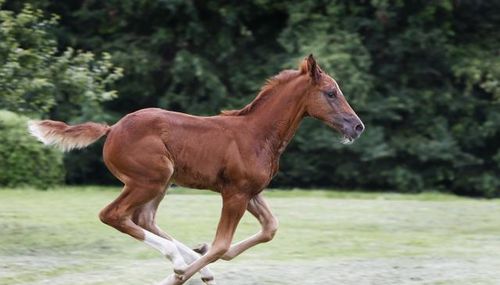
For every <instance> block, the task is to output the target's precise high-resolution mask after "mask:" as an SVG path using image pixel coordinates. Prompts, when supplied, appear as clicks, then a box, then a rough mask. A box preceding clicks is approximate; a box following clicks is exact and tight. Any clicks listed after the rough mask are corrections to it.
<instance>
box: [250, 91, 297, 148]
mask: <svg viewBox="0 0 500 285" xmlns="http://www.w3.org/2000/svg"><path fill="white" fill-rule="evenodd" d="M249 115H250V121H251V123H253V124H254V125H255V127H256V128H258V129H259V130H260V131H261V132H262V136H259V137H260V138H261V139H264V144H265V145H266V147H267V148H268V149H269V150H271V152H272V153H273V154H274V155H275V156H277V157H279V156H280V155H281V153H283V151H284V150H285V148H286V146H287V145H288V143H289V142H290V141H291V139H292V138H293V136H294V135H295V133H296V131H297V129H298V127H299V125H300V122H301V121H302V119H303V118H304V115H305V108H304V106H303V104H302V101H301V100H300V96H299V95H295V96H294V95H293V94H283V93H281V94H273V95H270V97H269V98H268V100H267V101H266V103H265V104H263V105H261V106H259V108H258V109H256V110H254V112H252V114H249Z"/></svg>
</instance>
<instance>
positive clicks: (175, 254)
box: [143, 230, 187, 269]
mask: <svg viewBox="0 0 500 285" xmlns="http://www.w3.org/2000/svg"><path fill="white" fill-rule="evenodd" d="M143 231H144V243H145V244H147V245H149V246H150V247H152V248H154V249H156V250H158V251H159V252H160V253H161V254H163V255H164V256H166V257H167V258H168V259H170V261H172V263H173V264H174V269H184V268H186V267H187V264H186V262H184V259H183V258H182V255H181V254H180V253H179V250H178V249H177V246H176V245H175V243H174V242H172V241H170V240H168V239H166V238H162V237H160V236H157V235H155V234H153V233H152V232H149V231H146V230H143Z"/></svg>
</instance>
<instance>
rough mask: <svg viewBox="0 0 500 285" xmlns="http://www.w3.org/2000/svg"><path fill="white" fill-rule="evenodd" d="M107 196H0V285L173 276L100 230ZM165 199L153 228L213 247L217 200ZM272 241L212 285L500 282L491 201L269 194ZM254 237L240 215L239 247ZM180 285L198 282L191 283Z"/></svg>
mask: <svg viewBox="0 0 500 285" xmlns="http://www.w3.org/2000/svg"><path fill="white" fill-rule="evenodd" d="M117 191H118V189H117V188H99V187H77V188H75V187H67V188H65V189H54V190H49V191H34V190H30V189H23V190H12V189H0V284H1V285H12V284H25V285H28V284H29V285H41V284H51V285H67V284H72V285H80V284H96V285H97V284H113V285H115V284H117V285H119V284H155V282H157V281H159V280H161V279H163V278H164V277H166V276H167V275H168V274H170V273H171V271H172V267H171V265H170V263H169V262H167V260H166V259H163V258H162V257H161V256H160V255H159V254H157V253H156V252H155V251H153V250H151V249H150V248H148V247H147V246H145V245H144V244H142V243H140V242H137V241H135V240H133V239H132V238H129V237H128V236H125V235H123V234H121V233H119V232H117V231H116V230H114V229H111V228H109V227H107V226H105V225H103V224H101V223H100V221H99V220H98V218H97V213H98V212H99V210H100V209H101V208H102V207H103V206H105V205H106V204H107V203H108V202H110V201H111V200H112V199H114V197H116V195H117ZM205 193H208V192H199V191H189V190H184V189H173V190H171V192H170V193H169V195H168V196H167V197H166V199H165V200H164V202H163V203H162V205H161V209H160V211H159V224H160V226H161V227H162V228H164V229H165V230H166V231H167V232H169V233H171V234H172V235H173V236H174V237H176V238H177V239H179V240H181V241H183V242H184V243H186V244H188V245H195V244H198V243H200V242H206V241H211V240H212V237H213V234H214V232H215V227H216V225H217V220H218V215H219V212H220V198H219V197H218V196H217V195H215V194H205ZM266 196H267V197H268V198H269V201H270V204H271V206H272V207H273V209H274V212H275V213H276V215H277V216H278V217H279V219H280V229H279V231H278V234H277V236H276V238H275V240H273V241H272V242H271V243H269V244H264V245H260V246H258V247H256V248H253V249H251V250H249V251H248V252H245V253H244V254H243V255H241V256H240V257H238V258H237V259H236V260H233V261H231V262H224V261H221V262H218V263H216V264H213V265H211V268H212V269H213V271H214V272H215V274H216V279H217V280H218V284H226V285H229V284H230V285H233V284H234V285H250V284H259V285H265V284H269V285H271V284H273V285H274V284H356V285H360V284H361V285H363V284H380V285H383V284H384V285H385V284H450V285H451V284H453V285H456V284H467V285H469V284H500V200H474V199H466V198H459V197H455V196H450V195H443V194H433V193H430V194H421V195H401V194H376V193H358V192H324V191H312V192H309V191H307V192H306V191H287V192H278V191H268V192H267V193H266ZM257 230H258V224H257V222H256V221H254V219H253V218H252V217H251V216H250V215H248V214H247V215H245V217H244V219H243V220H242V222H241V224H240V227H239V228H238V231H237V237H236V239H237V240H239V239H241V238H243V237H246V236H248V235H250V234H253V233H254V232H255V231H257ZM189 284H202V283H201V281H198V279H197V278H195V279H193V281H190V283H189Z"/></svg>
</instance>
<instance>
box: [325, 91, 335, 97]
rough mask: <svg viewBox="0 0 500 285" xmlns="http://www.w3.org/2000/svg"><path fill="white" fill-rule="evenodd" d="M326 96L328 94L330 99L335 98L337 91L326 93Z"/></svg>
mask: <svg viewBox="0 0 500 285" xmlns="http://www.w3.org/2000/svg"><path fill="white" fill-rule="evenodd" d="M325 94H326V96H328V97H330V98H333V97H335V91H333V90H332V91H326V93H325Z"/></svg>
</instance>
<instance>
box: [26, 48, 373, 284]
mask: <svg viewBox="0 0 500 285" xmlns="http://www.w3.org/2000/svg"><path fill="white" fill-rule="evenodd" d="M306 116H311V117H314V118H316V119H319V120H321V121H323V122H324V123H325V124H327V125H328V126H330V127H332V128H334V129H336V130H337V131H339V132H340V133H341V134H342V135H343V142H344V143H350V142H352V141H353V140H354V139H356V138H358V137H359V135H360V134H361V133H362V132H363V130H364V126H363V123H362V122H361V120H360V119H359V117H358V116H357V115H356V113H355V112H354V111H353V109H352V108H351V107H350V106H349V104H348V103H347V101H346V99H345V98H344V96H343V94H342V92H341V91H340V88H339V86H338V85H337V83H336V82H335V80H333V79H332V78H331V77H330V76H328V75H327V74H326V73H325V72H323V71H322V70H321V68H320V67H319V66H318V65H317V64H316V61H315V59H314V58H313V56H312V55H310V56H309V57H307V58H306V59H304V60H303V61H302V63H301V65H300V68H299V70H285V71H282V72H281V73H279V74H278V75H276V76H275V77H273V78H272V79H270V80H269V81H268V82H267V84H265V85H264V87H263V88H262V90H261V91H260V93H259V94H258V96H257V97H256V98H255V99H254V100H253V101H252V102H251V103H250V104H248V105H247V106H246V107H244V108H243V109H241V110H232V111H223V112H222V114H220V115H218V116H212V117H198V116H191V115H187V114H183V113H176V112H170V111H165V110H161V109H155V108H151V109H143V110H139V111H137V112H134V113H131V114H128V115H127V116H125V117H124V118H122V119H121V120H120V121H119V122H117V123H116V124H115V125H113V126H107V125H104V124H97V123H84V124H80V125H75V126H68V125H66V124H65V123H62V122H56V121H50V120H44V121H32V122H31V123H30V125H29V129H30V131H31V133H32V134H33V135H34V136H36V137H37V138H38V139H39V140H40V141H42V142H43V143H45V144H48V145H55V146H57V147H59V148H61V149H63V150H66V151H67V150H71V149H73V148H82V147H85V146H87V145H89V144H91V143H93V142H94V141H96V140H97V139H99V138H100V137H102V136H104V135H107V139H106V143H105V145H104V150H103V157H104V162H105V163H106V166H107V167H108V169H109V170H110V171H111V172H112V173H113V175H115V176H116V177H117V178H118V179H119V180H120V181H121V182H123V184H124V185H125V186H124V188H123V191H122V192H121V193H120V195H119V197H118V198H117V199H116V200H115V201H113V202H112V203H111V204H109V205H108V206H107V207H105V208H104V209H103V210H102V211H101V212H100V214H99V217H100V219H101V221H102V222H103V223H105V224H108V225H110V226H112V227H114V228H116V229H117V230H119V231H121V232H123V233H126V234H129V235H131V236H132V237H134V238H136V239H138V240H140V241H143V242H144V243H146V244H148V245H149V246H151V247H153V248H155V249H156V250H158V251H160V252H161V253H162V254H163V255H165V256H166V257H167V258H168V259H170V260H171V261H172V262H173V266H174V273H173V274H171V275H169V276H168V277H167V278H166V279H165V280H163V281H162V282H161V284H165V285H167V284H168V285H171V284H177V285H178V284H183V283H185V282H186V281H187V280H188V279H190V278H191V277H192V276H193V274H195V273H196V272H200V273H201V277H202V280H203V281H204V282H205V283H207V284H215V281H214V276H213V274H212V272H211V271H210V270H209V269H208V267H207V265H208V264H209V263H211V262H214V261H216V260H218V259H221V258H222V259H224V260H231V259H233V258H235V257H236V256H238V255H239V254H241V253H242V252H243V251H245V250H247V249H249V248H250V247H252V246H255V245H257V244H259V243H263V242H267V241H270V240H271V239H272V238H273V236H274V234H275V232H276V230H277V228H278V221H277V219H276V217H275V216H274V215H273V214H272V212H271V210H270V208H269V206H268V204H267V203H266V201H265V200H264V198H263V196H262V194H261V192H262V190H263V189H264V188H265V187H266V186H267V185H268V184H269V182H270V181H271V179H272V178H273V176H274V175H275V174H276V172H277V171H278V162H279V158H280V155H281V154H282V153H283V151H284V150H285V148H286V146H287V145H288V143H289V142H290V140H291V139H292V137H293V135H294V134H295V132H296V130H297V128H298V127H299V124H300V122H301V121H302V119H303V118H304V117H306ZM170 183H176V184H178V185H182V186H186V187H191V188H198V189H209V190H213V191H216V192H219V193H220V194H221V196H222V201H223V206H222V213H221V217H220V221H219V225H218V227H217V232H216V234H215V238H214V240H213V242H212V245H211V246H208V245H206V246H205V247H204V248H203V249H201V250H199V251H198V252H200V253H202V254H203V255H200V254H198V253H197V252H195V251H193V250H192V249H190V248H189V247H187V246H185V245H184V244H182V243H180V242H179V241H177V240H175V239H174V238H172V237H171V236H170V235H169V234H167V233H166V232H164V231H162V230H161V229H160V228H158V226H157V225H156V210H157V208H158V205H159V204H160V202H161V201H162V199H163V197H164V196H165V193H166V191H167V187H168V186H169V185H170ZM246 210H248V211H249V212H250V213H251V214H252V215H254V216H255V217H256V218H257V220H258V221H259V222H260V224H261V226H262V229H261V230H260V231H259V232H258V233H256V234H255V235H253V236H251V237H249V238H247V239H245V240H243V241H240V242H238V243H236V244H233V245H231V242H232V239H233V235H234V232H235V230H236V226H237V225H238V222H239V221H240V218H241V217H242V216H243V214H244V213H245V211H246Z"/></svg>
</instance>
